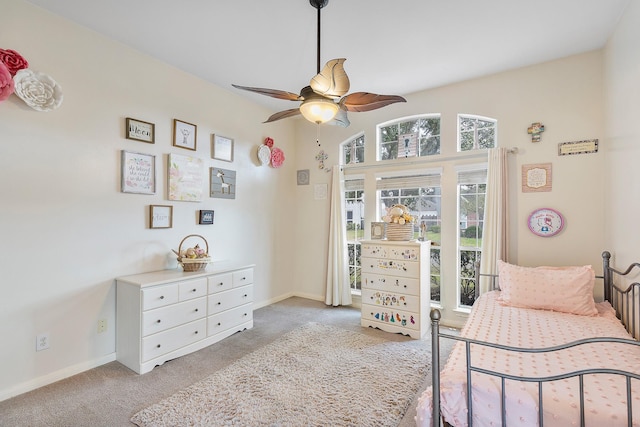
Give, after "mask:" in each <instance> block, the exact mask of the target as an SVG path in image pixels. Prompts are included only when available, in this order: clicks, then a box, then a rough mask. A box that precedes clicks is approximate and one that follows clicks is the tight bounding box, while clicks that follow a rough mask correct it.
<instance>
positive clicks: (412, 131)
mask: <svg viewBox="0 0 640 427" xmlns="http://www.w3.org/2000/svg"><path fill="white" fill-rule="evenodd" d="M434 154H440V114H425V115H421V116H413V117H408V118H404V119H400V120H396V121H393V122H387V123H383V124H381V125H378V160H393V159H399V158H405V157H423V156H432V155H434Z"/></svg>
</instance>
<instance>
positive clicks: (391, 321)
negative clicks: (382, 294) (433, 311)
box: [362, 303, 420, 330]
mask: <svg viewBox="0 0 640 427" xmlns="http://www.w3.org/2000/svg"><path fill="white" fill-rule="evenodd" d="M362 318H363V319H366V320H369V321H373V322H375V323H379V324H380V325H392V326H395V327H398V328H404V329H414V330H420V314H419V313H412V312H409V311H404V310H397V309H395V308H392V307H383V306H375V305H369V304H364V303H363V304H362Z"/></svg>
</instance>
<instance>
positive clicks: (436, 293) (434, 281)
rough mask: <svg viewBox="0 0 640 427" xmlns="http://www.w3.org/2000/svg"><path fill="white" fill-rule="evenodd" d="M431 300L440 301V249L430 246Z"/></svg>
mask: <svg viewBox="0 0 640 427" xmlns="http://www.w3.org/2000/svg"><path fill="white" fill-rule="evenodd" d="M431 301H437V302H440V249H436V248H431Z"/></svg>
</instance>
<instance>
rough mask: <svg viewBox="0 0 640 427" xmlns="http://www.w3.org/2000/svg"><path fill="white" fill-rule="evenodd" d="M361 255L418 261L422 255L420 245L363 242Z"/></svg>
mask: <svg viewBox="0 0 640 427" xmlns="http://www.w3.org/2000/svg"><path fill="white" fill-rule="evenodd" d="M361 256H362V257H366V258H386V259H393V260H406V261H418V259H419V257H420V247H419V246H416V247H409V246H402V245H398V246H394V245H381V244H378V245H376V244H371V243H363V244H362V254H361Z"/></svg>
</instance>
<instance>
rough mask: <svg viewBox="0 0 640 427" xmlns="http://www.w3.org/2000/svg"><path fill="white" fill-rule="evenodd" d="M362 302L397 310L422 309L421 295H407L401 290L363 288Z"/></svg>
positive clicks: (416, 310)
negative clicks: (389, 290)
mask: <svg viewBox="0 0 640 427" xmlns="http://www.w3.org/2000/svg"><path fill="white" fill-rule="evenodd" d="M362 304H370V305H376V306H381V307H388V308H392V309H397V310H404V311H411V312H414V313H417V312H419V311H420V297H418V296H417V295H405V294H402V293H399V292H393V291H391V292H388V291H380V290H375V289H364V288H363V289H362Z"/></svg>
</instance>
